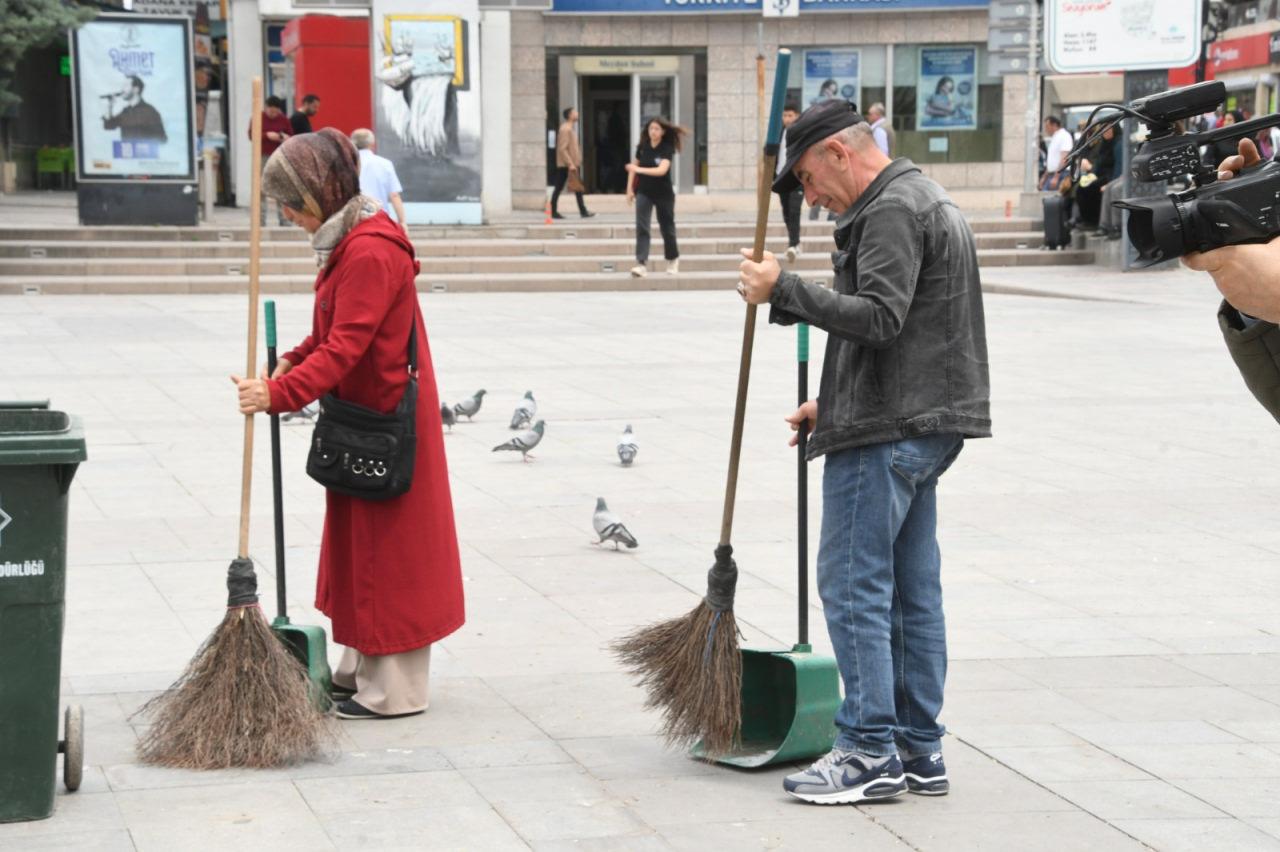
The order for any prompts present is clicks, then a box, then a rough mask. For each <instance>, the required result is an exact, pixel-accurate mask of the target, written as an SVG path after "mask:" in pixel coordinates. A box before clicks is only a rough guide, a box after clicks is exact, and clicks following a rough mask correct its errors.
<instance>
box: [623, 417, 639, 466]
mask: <svg viewBox="0 0 1280 852" xmlns="http://www.w3.org/2000/svg"><path fill="white" fill-rule="evenodd" d="M638 452H640V445H639V444H637V443H636V436H635V435H633V434H632V432H631V424H630V423H628V424H627V428H626V429H623V430H622V437H621V438H619V439H618V459H619V460H620V461H621V462H622V466H623V467H630V466H631V463H632V462H633V461H635V460H636V453H638Z"/></svg>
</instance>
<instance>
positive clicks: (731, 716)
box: [612, 48, 791, 757]
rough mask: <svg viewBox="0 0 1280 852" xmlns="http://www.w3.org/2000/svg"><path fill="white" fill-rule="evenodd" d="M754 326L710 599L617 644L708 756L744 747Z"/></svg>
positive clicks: (781, 89)
mask: <svg viewBox="0 0 1280 852" xmlns="http://www.w3.org/2000/svg"><path fill="white" fill-rule="evenodd" d="M790 65H791V51H789V50H787V49H785V48H783V49H781V50H779V51H778V60H777V63H776V66H775V69H774V78H773V103H772V108H771V109H770V113H769V129H768V132H767V134H766V138H765V146H764V167H763V168H762V169H761V170H760V175H759V188H758V190H757V196H756V202H757V203H756V230H755V242H754V248H753V252H752V258H753V259H754V260H755V261H756V262H757V263H758V262H759V261H760V260H761V259H763V256H764V241H765V233H766V231H767V229H768V224H769V201H770V194H771V192H770V191H771V183H772V180H773V173H774V168H775V165H776V163H777V158H778V143H779V140H780V137H781V135H782V102H783V98H784V97H785V95H786V85H787V72H788V70H789V69H790ZM755 325H756V306H755V305H750V304H749V305H747V315H746V324H745V327H744V328H743V332H742V357H741V361H740V362H739V365H738V395H737V400H736V402H735V405H734V413H733V436H732V440H731V441H730V445H729V474H728V478H727V482H726V484H725V495H724V514H723V516H722V517H721V522H720V543H719V545H718V546H717V547H716V549H715V562H714V564H713V565H712V566H711V570H710V571H709V572H708V573H707V594H706V596H705V597H704V598H703V599H702V602H701V603H699V604H698V606H697V607H695V608H694V610H693V611H692V612H690V613H688V614H687V615H684V616H681V617H680V618H674V619H670V620H668V621H663V622H660V623H658V624H654V625H651V626H649V627H645V628H642V629H641V630H638V631H636V632H635V633H632V634H631V635H629V636H625V637H623V638H622V639H619V640H618V641H616V642H614V643H613V646H612V647H613V651H614V653H615V654H617V655H618V657H619V658H620V659H621V661H622V663H623V665H624V666H625V667H626V668H628V669H630V670H631V672H632V673H634V674H635V675H636V677H637V679H638V680H639V682H640V685H641V686H642V687H644V689H645V691H646V692H647V701H646V706H648V707H652V708H656V709H658V710H660V711H661V712H662V713H663V714H664V716H665V718H664V720H663V725H662V734H663V736H664V737H665V739H666V740H667V742H668V744H670V745H672V746H686V747H687V746H692V745H695V744H697V743H699V742H700V743H701V751H702V753H703V754H704V755H706V756H708V757H715V756H717V755H721V754H724V753H726V752H728V751H730V750H732V749H733V748H734V747H735V746H736V745H737V744H738V742H739V740H740V738H741V731H742V698H741V695H740V693H741V689H742V655H741V653H740V651H739V649H738V625H737V621H736V620H735V619H734V616H733V596H734V590H735V588H736V587H737V583H738V566H737V564H736V563H735V562H734V560H733V546H732V544H730V539H731V534H732V532H733V507H734V500H735V498H736V495H737V488H738V462H739V459H740V457H741V454H742V428H743V422H744V420H745V419H746V406H747V384H748V381H749V379H750V375H751V350H752V344H753V342H754V340H755Z"/></svg>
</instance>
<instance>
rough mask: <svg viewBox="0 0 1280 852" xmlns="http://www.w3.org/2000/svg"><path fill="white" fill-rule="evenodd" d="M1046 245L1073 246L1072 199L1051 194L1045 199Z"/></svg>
mask: <svg viewBox="0 0 1280 852" xmlns="http://www.w3.org/2000/svg"><path fill="white" fill-rule="evenodd" d="M1044 246H1045V248H1047V249H1060V248H1070V247H1071V199H1070V198H1063V197H1062V196H1061V195H1049V196H1046V197H1045V199H1044Z"/></svg>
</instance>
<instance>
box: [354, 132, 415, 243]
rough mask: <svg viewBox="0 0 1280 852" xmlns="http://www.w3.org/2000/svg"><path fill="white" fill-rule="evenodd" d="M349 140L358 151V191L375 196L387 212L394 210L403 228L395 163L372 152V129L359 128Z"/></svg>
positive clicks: (402, 210)
mask: <svg viewBox="0 0 1280 852" xmlns="http://www.w3.org/2000/svg"><path fill="white" fill-rule="evenodd" d="M351 142H352V144H354V145H355V146H356V150H357V151H359V152H360V192H361V194H362V195H367V196H369V197H370V198H376V199H377V200H378V203H379V204H381V205H382V209H383V210H386V211H387V212H391V210H393V209H394V210H395V219H396V221H397V222H399V223H400V227H401V228H403V227H404V224H405V217H404V204H403V203H402V202H401V201H400V193H401V192H403V188H402V187H401V186H400V178H399V177H397V176H396V167H395V164H394V163H392V162H391V161H390V160H388V159H387V158H386V157H379V156H378V155H377V154H375V153H373V143H374V138H373V131H372V130H369V129H367V128H364V127H362V128H360V129H359V130H357V131H355V132H354V133H352V134H351Z"/></svg>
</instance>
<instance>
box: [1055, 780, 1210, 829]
mask: <svg viewBox="0 0 1280 852" xmlns="http://www.w3.org/2000/svg"><path fill="white" fill-rule="evenodd" d="M1044 783H1045V786H1046V787H1048V788H1049V789H1050V790H1052V791H1053V792H1055V793H1057V794H1058V795H1059V796H1062V797H1063V798H1064V799H1066V800H1067V801H1069V802H1071V803H1072V804H1073V805H1076V806H1078V807H1080V808H1083V809H1084V810H1086V811H1088V812H1089V813H1091V814H1093V815H1094V816H1097V817H1100V818H1102V819H1104V820H1107V821H1109V822H1111V821H1116V820H1125V819H1192V818H1221V817H1222V816H1225V814H1223V812H1222V811H1221V810H1219V809H1218V808H1215V807H1214V806H1212V805H1210V804H1208V803H1206V802H1204V801H1201V800H1200V799H1197V798H1196V797H1194V796H1192V795H1189V794H1187V793H1185V792H1183V791H1182V790H1179V789H1178V788H1177V787H1175V786H1173V785H1172V784H1170V783H1168V782H1165V781H1160V780H1157V779H1155V778H1148V779H1145V780H1137V781H1046V782H1044Z"/></svg>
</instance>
